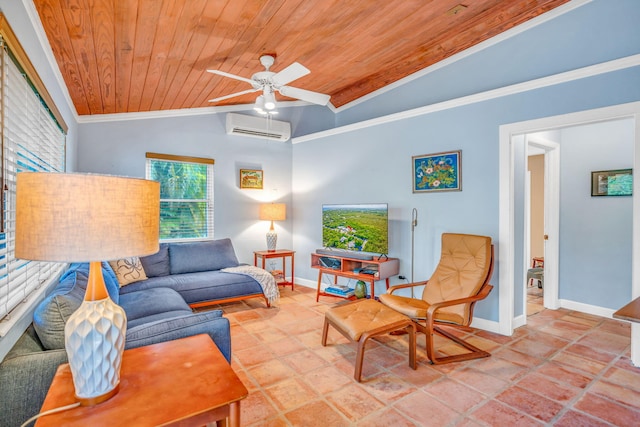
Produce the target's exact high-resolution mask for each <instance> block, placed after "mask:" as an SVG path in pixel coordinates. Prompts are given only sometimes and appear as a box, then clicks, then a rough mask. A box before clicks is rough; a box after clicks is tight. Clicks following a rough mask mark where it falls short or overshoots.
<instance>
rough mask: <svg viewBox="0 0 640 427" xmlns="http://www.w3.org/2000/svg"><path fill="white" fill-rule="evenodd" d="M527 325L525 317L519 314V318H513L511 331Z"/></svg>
mask: <svg viewBox="0 0 640 427" xmlns="http://www.w3.org/2000/svg"><path fill="white" fill-rule="evenodd" d="M526 324H527V316H526V315H524V314H521V315H520V316H516V317H514V318H513V329H516V328H519V327H520V326H524V325H526Z"/></svg>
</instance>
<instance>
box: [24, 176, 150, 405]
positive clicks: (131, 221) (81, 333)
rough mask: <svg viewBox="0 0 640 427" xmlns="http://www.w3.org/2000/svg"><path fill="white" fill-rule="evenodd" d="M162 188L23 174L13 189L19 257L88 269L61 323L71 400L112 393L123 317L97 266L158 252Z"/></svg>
mask: <svg viewBox="0 0 640 427" xmlns="http://www.w3.org/2000/svg"><path fill="white" fill-rule="evenodd" d="M159 221H160V184H159V183H157V182H155V181H148V180H143V179H135V178H123V177H116V176H104V175H84V174H64V173H45V172H35V173H32V172H21V173H19V174H18V177H17V182H16V242H15V253H16V257H17V258H22V259H28V260H37V261H60V262H90V267H89V277H88V279H87V289H86V292H85V298H84V301H83V302H82V304H81V305H80V307H79V308H78V309H77V310H76V311H74V312H73V314H72V315H71V316H69V318H68V319H67V320H66V324H65V328H64V333H65V349H66V351H67V356H68V359H69V366H70V368H71V374H72V377H73V384H74V388H75V394H76V398H77V399H78V401H79V402H80V403H81V404H82V405H96V404H98V403H101V402H103V401H105V400H107V399H110V398H111V397H112V396H114V395H115V394H117V392H118V388H119V385H120V367H121V365H122V353H123V351H124V344H125V338H126V330H127V317H126V313H125V312H124V310H123V309H122V307H120V306H118V305H117V304H116V303H114V302H113V301H112V300H111V298H110V297H109V294H108V292H107V289H106V287H105V283H104V277H103V275H102V267H101V261H106V260H111V259H119V258H126V257H132V256H139V255H150V254H153V253H155V252H157V251H158V249H159V241H158V239H159Z"/></svg>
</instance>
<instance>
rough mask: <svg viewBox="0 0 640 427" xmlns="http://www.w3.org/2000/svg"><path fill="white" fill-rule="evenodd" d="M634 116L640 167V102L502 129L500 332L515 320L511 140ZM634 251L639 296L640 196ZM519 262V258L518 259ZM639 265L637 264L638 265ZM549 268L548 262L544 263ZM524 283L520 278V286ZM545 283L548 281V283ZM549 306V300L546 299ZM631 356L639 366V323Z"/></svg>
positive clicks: (636, 186)
mask: <svg viewBox="0 0 640 427" xmlns="http://www.w3.org/2000/svg"><path fill="white" fill-rule="evenodd" d="M622 118H633V119H634V120H635V127H636V132H635V142H634V157H633V168H634V169H636V170H638V169H637V168H638V167H640V102H632V103H628V104H622V105H616V106H612V107H605V108H598V109H594V110H588V111H581V112H577V113H570V114H565V115H560V116H554V117H546V118H542V119H535V120H530V121H525V122H518V123H511V124H506V125H502V126H500V129H499V134H500V135H499V169H500V171H499V237H498V280H499V295H498V309H499V325H498V330H499V333H501V334H503V335H512V334H513V330H514V325H515V319H514V304H515V301H514V290H515V287H514V286H515V284H514V265H515V259H514V244H515V243H514V223H515V209H514V205H515V195H514V176H515V171H514V160H515V159H514V157H515V156H514V151H515V150H513V147H512V141H515V140H521V139H522V138H523V135H526V134H530V133H537V132H543V131H549V130H553V129H559V128H565V127H571V126H578V125H583V124H588V123H595V122H602V121H609V120H616V119H622ZM633 192H634V194H640V180H638V179H636V180H634V182H633ZM633 212H634V214H633V232H632V233H633V254H632V260H633V262H632V274H631V277H632V285H631V288H632V296H633V297H637V296H640V215H639V214H637V213H638V212H640V197H634V198H633ZM518 262H520V261H518ZM545 264H546V263H545ZM636 266H638V267H636ZM545 267H546V265H545ZM521 283H522V281H521V280H518V286H519V285H520V284H521ZM545 285H546V283H545ZM545 305H546V301H545ZM631 358H632V361H633V363H634V364H635V365H637V366H638V365H640V324H634V325H633V326H632V344H631Z"/></svg>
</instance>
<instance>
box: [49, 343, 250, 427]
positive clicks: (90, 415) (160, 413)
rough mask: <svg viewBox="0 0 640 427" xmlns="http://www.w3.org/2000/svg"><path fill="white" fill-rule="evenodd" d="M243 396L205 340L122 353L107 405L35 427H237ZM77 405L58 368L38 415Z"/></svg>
mask: <svg viewBox="0 0 640 427" xmlns="http://www.w3.org/2000/svg"><path fill="white" fill-rule="evenodd" d="M247 394H248V391H247V389H246V388H245V386H244V384H242V382H241V381H240V379H239V378H238V376H237V375H236V374H235V372H234V371H233V369H231V366H229V363H228V362H227V360H226V359H225V358H224V356H223V355H222V353H220V350H218V347H216V345H215V344H214V342H213V341H212V340H211V337H209V335H196V336H193V337H188V338H183V339H179V340H174V341H169V342H165V343H160V344H153V345H149V346H145V347H139V348H135V349H131V350H125V352H124V355H123V359H122V369H121V371H120V391H119V392H118V394H116V395H115V396H114V397H112V398H111V399H109V400H107V401H106V402H103V403H100V404H98V405H95V406H86V407H82V406H80V407H77V408H74V409H70V410H68V411H64V412H59V413H56V414H52V415H45V416H43V417H41V418H39V419H38V420H37V422H36V425H37V426H61V425H64V426H99V425H122V426H133V425H135V426H159V425H171V426H202V425H204V424H207V423H212V422H214V421H218V420H223V419H225V418H227V419H228V421H229V425H230V426H234V427H235V426H240V401H241V400H242V399H244V398H245V397H247ZM75 401H76V399H75V397H74V388H73V380H72V378H71V371H70V370H69V364H67V363H65V364H63V365H60V367H59V368H58V370H57V372H56V375H55V377H54V378H53V382H52V383H51V387H50V388H49V392H48V394H47V397H46V399H45V401H44V404H43V405H42V410H41V412H42V411H46V410H49V409H53V408H57V407H61V406H66V405H70V404H72V403H74V402H75Z"/></svg>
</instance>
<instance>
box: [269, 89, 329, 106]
mask: <svg viewBox="0 0 640 427" xmlns="http://www.w3.org/2000/svg"><path fill="white" fill-rule="evenodd" d="M279 92H280V93H281V94H283V95H284V96H288V97H290V98H297V99H301V100H302V101H307V102H311V103H313V104H318V105H327V103H328V102H329V99H330V98H331V95H325V94H324V93H319V92H312V91H310V90H305V89H299V88H297V87H291V86H282V87H281V88H280V89H279Z"/></svg>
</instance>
